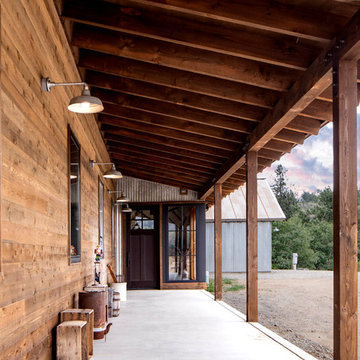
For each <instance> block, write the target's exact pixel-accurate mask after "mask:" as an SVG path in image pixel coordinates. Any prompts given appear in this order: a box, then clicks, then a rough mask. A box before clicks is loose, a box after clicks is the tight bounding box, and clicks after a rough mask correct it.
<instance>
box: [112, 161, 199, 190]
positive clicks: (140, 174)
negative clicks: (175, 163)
mask: <svg viewBox="0 0 360 360" xmlns="http://www.w3.org/2000/svg"><path fill="white" fill-rule="evenodd" d="M116 166H117V168H120V164H118V163H116ZM120 169H121V172H122V174H123V175H125V176H131V177H135V178H138V179H143V180H148V181H154V182H158V183H160V184H165V185H170V186H175V187H179V188H184V189H189V190H193V191H198V190H199V188H198V187H196V186H194V184H188V183H184V182H182V181H179V180H177V179H171V178H168V177H164V176H159V175H158V174H154V173H152V172H149V171H144V170H142V169H141V170H138V169H134V167H132V168H120Z"/></svg>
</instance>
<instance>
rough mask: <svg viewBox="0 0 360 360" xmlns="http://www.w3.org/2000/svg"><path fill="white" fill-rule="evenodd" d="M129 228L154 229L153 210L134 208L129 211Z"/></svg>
mask: <svg viewBox="0 0 360 360" xmlns="http://www.w3.org/2000/svg"><path fill="white" fill-rule="evenodd" d="M131 230H154V213H153V210H134V211H133V212H132V213H131Z"/></svg>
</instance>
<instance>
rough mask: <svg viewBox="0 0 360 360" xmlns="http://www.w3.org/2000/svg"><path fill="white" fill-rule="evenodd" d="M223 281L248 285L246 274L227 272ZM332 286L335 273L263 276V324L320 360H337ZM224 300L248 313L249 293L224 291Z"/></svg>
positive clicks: (260, 282) (283, 273)
mask: <svg viewBox="0 0 360 360" xmlns="http://www.w3.org/2000/svg"><path fill="white" fill-rule="evenodd" d="M210 277H211V275H210ZM223 278H228V279H234V282H233V283H236V284H240V285H245V283H246V277H245V274H240V273H223ZM332 286H333V273H332V272H331V271H309V270H297V271H292V270H274V271H272V272H271V273H259V322H260V323H261V324H262V325H264V326H266V327H267V328H269V329H270V330H272V331H274V332H276V333H277V334H279V335H281V336H282V337H283V338H285V339H287V340H288V341H290V342H292V343H293V344H295V345H297V346H298V347H300V348H301V349H303V350H305V351H307V352H308V353H310V354H312V355H313V356H315V357H316V358H318V359H321V360H330V359H333V357H332V336H333V335H332V334H333V329H332V326H333V289H332ZM223 300H224V301H225V302H226V303H228V304H229V305H231V306H233V307H234V308H236V309H238V310H239V311H241V312H243V313H245V312H246V310H245V308H246V290H240V291H224V293H223Z"/></svg>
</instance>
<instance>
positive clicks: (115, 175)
mask: <svg viewBox="0 0 360 360" xmlns="http://www.w3.org/2000/svg"><path fill="white" fill-rule="evenodd" d="M89 165H90V167H94V165H112V167H111V169H110V170H108V171H105V172H104V174H103V177H104V178H106V179H121V178H122V177H123V176H122V174H121V172H120V171H118V170H116V167H115V164H114V163H112V162H95V161H94V160H90V161H89Z"/></svg>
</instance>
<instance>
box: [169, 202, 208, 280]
mask: <svg viewBox="0 0 360 360" xmlns="http://www.w3.org/2000/svg"><path fill="white" fill-rule="evenodd" d="M172 206H174V205H164V207H163V241H164V242H163V249H164V251H163V264H164V265H163V282H164V283H197V282H204V281H205V270H204V269H205V268H206V264H205V262H206V254H205V251H206V248H205V205H204V204H196V203H194V204H192V203H186V204H177V205H176V206H182V207H184V206H196V279H194V280H186V279H185V280H169V208H170V207H172ZM202 270H204V271H202Z"/></svg>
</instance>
